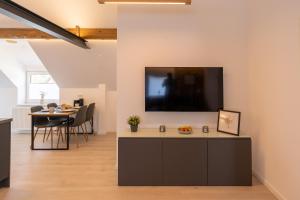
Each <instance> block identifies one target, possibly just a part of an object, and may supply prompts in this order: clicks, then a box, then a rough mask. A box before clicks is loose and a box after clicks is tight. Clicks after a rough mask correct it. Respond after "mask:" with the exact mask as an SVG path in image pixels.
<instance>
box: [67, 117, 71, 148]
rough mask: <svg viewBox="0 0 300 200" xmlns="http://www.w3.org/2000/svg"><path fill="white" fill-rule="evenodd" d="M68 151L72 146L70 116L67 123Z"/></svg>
mask: <svg viewBox="0 0 300 200" xmlns="http://www.w3.org/2000/svg"><path fill="white" fill-rule="evenodd" d="M66 142H67V150H69V146H70V116H69V115H68V122H67V141H66Z"/></svg>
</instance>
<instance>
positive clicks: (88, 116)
mask: <svg viewBox="0 0 300 200" xmlns="http://www.w3.org/2000/svg"><path fill="white" fill-rule="evenodd" d="M95 105H96V104H95V103H91V104H90V105H89V107H88V108H87V111H86V118H85V121H91V120H92V119H93V116H94V112H95Z"/></svg>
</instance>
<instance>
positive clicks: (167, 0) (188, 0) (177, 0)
mask: <svg viewBox="0 0 300 200" xmlns="http://www.w3.org/2000/svg"><path fill="white" fill-rule="evenodd" d="M98 2H99V3H100V4H156V5H157V4H159V5H163V4H172V5H174V4H175V5H176V4H179V5H191V4H192V0H98Z"/></svg>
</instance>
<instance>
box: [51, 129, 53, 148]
mask: <svg viewBox="0 0 300 200" xmlns="http://www.w3.org/2000/svg"><path fill="white" fill-rule="evenodd" d="M51 148H52V149H53V129H51Z"/></svg>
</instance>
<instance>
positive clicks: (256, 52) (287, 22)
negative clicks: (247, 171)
mask: <svg viewBox="0 0 300 200" xmlns="http://www.w3.org/2000/svg"><path fill="white" fill-rule="evenodd" d="M249 8H250V10H249V11H250V16H249V17H250V18H249V20H250V21H249V22H250V23H249V80H250V84H249V87H250V95H249V97H250V100H251V101H250V104H249V112H250V114H251V115H250V119H249V120H250V122H251V123H250V124H249V130H250V131H249V133H251V134H252V136H253V152H254V154H253V159H254V166H253V167H254V171H255V173H256V174H258V176H259V177H260V178H261V179H262V180H263V181H264V182H265V184H266V185H267V186H269V187H270V189H272V190H273V192H274V193H275V194H276V195H277V196H278V198H280V199H289V200H296V199H300V191H299V185H300V172H299V169H300V154H299V144H300V134H299V131H298V129H299V128H298V123H299V113H300V107H299V102H300V93H299V86H300V20H299V19H300V12H299V10H300V1H298V0H285V1H281V0H263V1H262V0H251V1H249Z"/></svg>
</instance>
